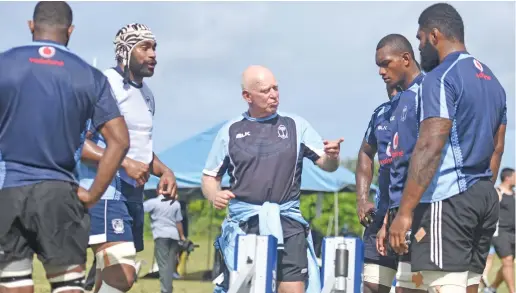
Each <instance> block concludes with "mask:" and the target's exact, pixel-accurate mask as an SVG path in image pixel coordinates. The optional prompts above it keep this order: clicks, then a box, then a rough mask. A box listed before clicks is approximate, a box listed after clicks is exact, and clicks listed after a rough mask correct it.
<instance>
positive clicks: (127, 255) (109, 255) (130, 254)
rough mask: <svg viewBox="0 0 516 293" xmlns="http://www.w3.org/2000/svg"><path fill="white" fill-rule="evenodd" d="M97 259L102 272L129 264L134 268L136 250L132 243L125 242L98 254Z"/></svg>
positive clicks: (98, 267)
mask: <svg viewBox="0 0 516 293" xmlns="http://www.w3.org/2000/svg"><path fill="white" fill-rule="evenodd" d="M95 257H96V259H97V269H100V270H103V269H104V268H105V267H109V266H113V265H117V264H127V265H131V266H133V267H134V266H135V263H134V259H135V257H136V249H135V248H134V244H133V243H132V242H124V243H120V244H116V245H113V246H110V247H108V248H106V249H104V250H101V251H99V252H97V254H96V255H95Z"/></svg>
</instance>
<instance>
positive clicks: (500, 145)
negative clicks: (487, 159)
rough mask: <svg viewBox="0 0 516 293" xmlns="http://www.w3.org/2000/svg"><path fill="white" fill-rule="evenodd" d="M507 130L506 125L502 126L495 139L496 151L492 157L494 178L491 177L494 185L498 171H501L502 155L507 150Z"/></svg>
mask: <svg viewBox="0 0 516 293" xmlns="http://www.w3.org/2000/svg"><path fill="white" fill-rule="evenodd" d="M505 129H506V125H504V124H501V125H500V127H498V130H497V131H496V134H495V137H494V143H495V149H494V152H493V156H492V157H491V164H490V167H491V171H492V172H493V177H491V181H492V182H493V184H495V183H496V178H497V177H498V171H499V170H500V163H501V162H502V155H503V152H504V149H505Z"/></svg>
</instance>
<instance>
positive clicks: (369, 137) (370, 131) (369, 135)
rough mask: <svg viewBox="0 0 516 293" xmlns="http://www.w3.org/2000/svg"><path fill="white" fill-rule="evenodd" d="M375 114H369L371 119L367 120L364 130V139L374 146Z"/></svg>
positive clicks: (375, 142)
mask: <svg viewBox="0 0 516 293" xmlns="http://www.w3.org/2000/svg"><path fill="white" fill-rule="evenodd" d="M375 116H376V114H373V115H372V116H371V120H369V124H368V125H367V129H366V132H365V134H364V141H365V142H367V144H368V145H370V146H374V147H376V144H377V141H376V135H374V124H375V123H374V121H375Z"/></svg>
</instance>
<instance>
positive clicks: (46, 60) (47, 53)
mask: <svg viewBox="0 0 516 293" xmlns="http://www.w3.org/2000/svg"><path fill="white" fill-rule="evenodd" d="M38 53H39V56H41V58H33V57H31V58H29V61H30V62H31V63H36V64H42V65H51V66H60V67H61V66H64V61H60V60H54V59H52V58H53V57H54V56H55V55H56V48H54V47H51V46H42V47H39V49H38Z"/></svg>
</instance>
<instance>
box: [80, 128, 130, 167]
mask: <svg viewBox="0 0 516 293" xmlns="http://www.w3.org/2000/svg"><path fill="white" fill-rule="evenodd" d="M87 137H90V135H87ZM103 155H104V149H103V148H101V147H99V146H98V145H97V144H96V143H94V142H93V141H91V140H90V139H89V138H86V140H85V141H84V146H83V148H82V153H81V160H82V161H83V162H86V163H89V164H93V165H95V166H97V164H98V163H99V162H100V159H101V158H102V156H103ZM126 164H127V160H126V159H125V155H124V159H123V160H122V163H121V164H120V165H121V166H122V167H123V168H125V167H126Z"/></svg>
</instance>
